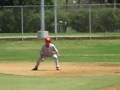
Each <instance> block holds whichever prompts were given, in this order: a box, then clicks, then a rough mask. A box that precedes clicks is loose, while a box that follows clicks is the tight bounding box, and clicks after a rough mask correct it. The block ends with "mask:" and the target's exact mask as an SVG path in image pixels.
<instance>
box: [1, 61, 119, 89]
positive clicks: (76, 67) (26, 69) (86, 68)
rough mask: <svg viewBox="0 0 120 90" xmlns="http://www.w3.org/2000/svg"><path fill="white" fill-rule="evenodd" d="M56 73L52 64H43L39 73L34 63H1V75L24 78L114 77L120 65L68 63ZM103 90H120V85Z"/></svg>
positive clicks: (63, 64)
mask: <svg viewBox="0 0 120 90" xmlns="http://www.w3.org/2000/svg"><path fill="white" fill-rule="evenodd" d="M60 64H61V70H60V71H56V69H55V64H54V63H52V62H49V63H48V62H46V63H45V62H42V63H41V65H40V66H39V70H38V71H32V68H33V67H34V65H35V63H33V62H0V73H2V74H13V75H24V76H51V77H52V76H53V77H54V76H112V75H114V76H115V75H116V76H119V75H120V63H67V62H64V63H63V62H62V63H60ZM102 90H120V85H117V86H115V87H110V88H107V89H102Z"/></svg>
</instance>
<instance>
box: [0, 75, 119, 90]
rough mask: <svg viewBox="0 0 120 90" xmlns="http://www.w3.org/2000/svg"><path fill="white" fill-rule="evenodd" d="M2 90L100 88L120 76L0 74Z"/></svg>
mask: <svg viewBox="0 0 120 90" xmlns="http://www.w3.org/2000/svg"><path fill="white" fill-rule="evenodd" d="M0 81H1V82H0V90H100V89H101V88H103V87H110V86H113V85H116V84H118V83H120V76H117V77H116V76H104V77H59V78H58V77H30V76H27V77H26V76H14V75H3V74H0Z"/></svg>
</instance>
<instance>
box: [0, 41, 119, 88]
mask: <svg viewBox="0 0 120 90" xmlns="http://www.w3.org/2000/svg"><path fill="white" fill-rule="evenodd" d="M53 43H54V44H55V45H56V47H57V48H58V50H59V52H60V54H61V57H60V61H61V62H89V63H93V62H118V63H119V62H120V40H57V41H55V40H54V41H53ZM43 44H44V41H42V40H40V41H0V62H3V61H5V62H10V61H13V62H16V61H28V62H29V61H33V62H35V61H36V59H37V57H38V55H39V48H40V47H41V46H42V45H43ZM119 84H120V76H119V75H118V76H79V77H32V76H15V75H5V74H0V90H100V89H101V88H103V87H111V86H114V85H119Z"/></svg>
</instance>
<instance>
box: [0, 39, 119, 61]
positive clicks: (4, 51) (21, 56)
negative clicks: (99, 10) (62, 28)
mask: <svg viewBox="0 0 120 90" xmlns="http://www.w3.org/2000/svg"><path fill="white" fill-rule="evenodd" d="M53 43H54V44H55V45H56V47H57V48H58V50H59V53H60V54H61V57H60V61H61V62H120V41H119V40H57V41H55V40H54V41H53ZM43 44H44V41H42V40H40V41H0V61H35V60H36V59H37V58H38V56H39V49H40V48H41V46H42V45H43Z"/></svg>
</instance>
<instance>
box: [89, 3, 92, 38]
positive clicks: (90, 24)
mask: <svg viewBox="0 0 120 90" xmlns="http://www.w3.org/2000/svg"><path fill="white" fill-rule="evenodd" d="M91 18H92V16H91V3H89V35H90V36H89V37H90V40H91V29H92V23H91V20H92V19H91Z"/></svg>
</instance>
